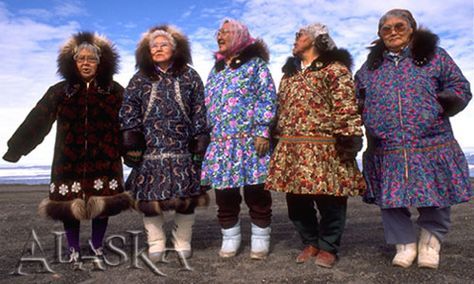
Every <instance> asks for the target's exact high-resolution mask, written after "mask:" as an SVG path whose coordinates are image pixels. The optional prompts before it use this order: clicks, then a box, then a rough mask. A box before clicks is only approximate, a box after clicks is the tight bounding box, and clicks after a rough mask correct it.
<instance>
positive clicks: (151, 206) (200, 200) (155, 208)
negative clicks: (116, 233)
mask: <svg viewBox="0 0 474 284" xmlns="http://www.w3.org/2000/svg"><path fill="white" fill-rule="evenodd" d="M191 205H195V206H196V207H207V206H209V195H208V194H207V193H203V194H201V195H198V196H193V197H189V198H175V199H169V200H161V201H157V200H153V201H145V200H136V201H135V204H134V207H135V210H137V211H139V212H142V213H144V214H145V215H147V216H154V215H160V214H163V211H169V210H178V211H185V210H186V209H188V208H189V206H191Z"/></svg>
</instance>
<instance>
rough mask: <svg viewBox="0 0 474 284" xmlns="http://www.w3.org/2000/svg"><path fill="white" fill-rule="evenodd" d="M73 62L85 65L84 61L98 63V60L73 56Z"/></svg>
mask: <svg viewBox="0 0 474 284" xmlns="http://www.w3.org/2000/svg"><path fill="white" fill-rule="evenodd" d="M74 60H76V62H77V63H85V62H86V61H87V62H90V63H97V62H99V58H97V57H96V56H75V57H74Z"/></svg>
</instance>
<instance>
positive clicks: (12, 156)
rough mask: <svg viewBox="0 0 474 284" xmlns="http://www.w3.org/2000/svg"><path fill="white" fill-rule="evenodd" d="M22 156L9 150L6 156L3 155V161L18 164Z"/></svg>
mask: <svg viewBox="0 0 474 284" xmlns="http://www.w3.org/2000/svg"><path fill="white" fill-rule="evenodd" d="M21 156H22V155H21V154H19V153H16V152H14V151H12V150H11V149H8V151H7V152H6V153H5V155H3V159H4V160H5V161H7V162H11V163H16V162H18V160H20V158H21Z"/></svg>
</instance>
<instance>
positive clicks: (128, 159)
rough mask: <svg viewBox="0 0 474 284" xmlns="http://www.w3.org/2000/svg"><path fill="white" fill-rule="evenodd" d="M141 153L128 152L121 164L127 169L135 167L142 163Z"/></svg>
mask: <svg viewBox="0 0 474 284" xmlns="http://www.w3.org/2000/svg"><path fill="white" fill-rule="evenodd" d="M142 155H143V152H142V151H128V152H127V153H126V154H125V156H124V157H123V162H124V163H125V165H127V166H129V167H132V168H133V167H136V166H138V165H139V164H140V162H141V161H142Z"/></svg>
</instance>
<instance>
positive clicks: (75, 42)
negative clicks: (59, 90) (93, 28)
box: [57, 32, 119, 89]
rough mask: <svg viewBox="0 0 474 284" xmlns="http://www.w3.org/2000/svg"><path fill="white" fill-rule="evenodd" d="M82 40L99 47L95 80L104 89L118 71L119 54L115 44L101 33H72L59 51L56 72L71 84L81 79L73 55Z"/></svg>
mask: <svg viewBox="0 0 474 284" xmlns="http://www.w3.org/2000/svg"><path fill="white" fill-rule="evenodd" d="M84 42H87V43H90V44H93V45H95V46H97V47H98V48H99V49H100V63H99V66H98V67H97V74H96V80H97V83H98V85H99V86H101V87H103V88H104V89H106V88H108V87H109V86H110V84H111V83H112V78H113V75H114V74H115V73H117V71H118V61H119V54H118V52H117V50H116V48H115V46H114V45H113V44H112V43H111V42H110V41H109V40H108V39H107V38H105V37H104V36H101V35H97V34H94V33H91V32H79V33H77V34H74V35H73V36H72V37H71V38H70V39H69V40H68V41H67V42H66V43H65V44H64V45H63V47H62V48H61V50H60V52H59V55H58V59H57V63H58V74H60V75H61V76H62V77H63V78H64V79H65V80H66V81H67V82H68V83H70V84H71V85H73V84H75V83H78V82H81V81H82V79H81V76H80V74H79V72H78V71H77V67H76V62H75V61H74V58H73V57H74V53H75V52H76V48H77V47H78V46H79V45H80V44H81V43H84Z"/></svg>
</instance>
